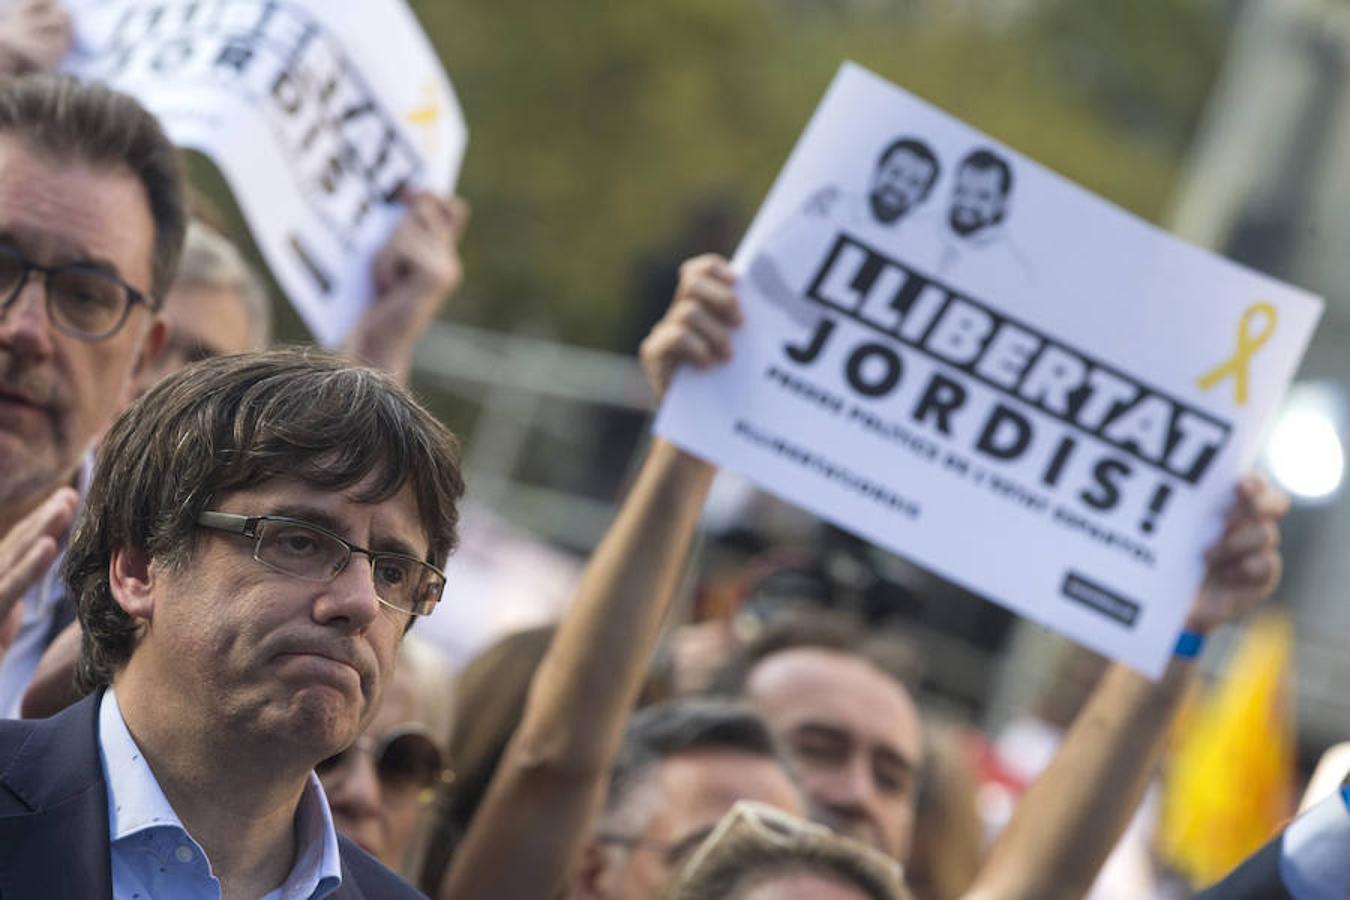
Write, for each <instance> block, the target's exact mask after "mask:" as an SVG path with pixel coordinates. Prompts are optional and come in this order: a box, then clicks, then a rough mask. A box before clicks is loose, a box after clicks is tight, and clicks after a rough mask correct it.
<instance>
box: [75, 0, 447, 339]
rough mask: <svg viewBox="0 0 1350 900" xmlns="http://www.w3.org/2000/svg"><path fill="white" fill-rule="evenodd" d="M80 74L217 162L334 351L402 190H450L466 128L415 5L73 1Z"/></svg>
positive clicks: (365, 300) (294, 295)
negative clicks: (135, 104)
mask: <svg viewBox="0 0 1350 900" xmlns="http://www.w3.org/2000/svg"><path fill="white" fill-rule="evenodd" d="M68 6H69V7H70V9H71V13H72V16H73V20H74V25H75V37H76V40H75V44H76V49H75V52H74V54H73V55H72V61H71V64H70V68H71V69H72V70H73V71H74V72H76V73H77V74H79V75H81V76H84V77H89V78H96V79H100V80H103V81H106V82H108V83H109V84H110V85H111V86H113V87H115V88H117V89H119V90H122V91H125V92H127V93H129V94H132V95H133V96H135V97H136V98H137V99H138V100H140V101H141V102H142V103H143V104H144V105H145V106H146V107H147V108H149V109H150V110H151V111H152V112H154V113H155V115H156V116H158V117H159V119H160V121H161V122H163V123H164V126H165V129H166V130H167V132H168V133H169V136H170V137H171V138H172V139H173V140H174V141H175V142H176V143H177V144H179V145H180V146H183V147H188V148H191V149H193V150H197V151H199V152H201V153H204V154H206V155H207V156H208V157H210V158H211V159H212V160H213V161H214V162H215V163H216V165H217V166H218V167H219V168H220V169H221V171H222V172H223V173H224V175H225V177H226V179H227V180H228V181H229V183H230V186H231V188H232V190H233V191H234V195H235V199H236V200H237V201H238V203H239V206H240V208H241V209H242V210H243V213H244V216H245V217H246V218H247V220H248V223H249V228H250V229H252V231H253V236H254V239H255V240H256V241H257V243H258V246H259V247H260V248H261V250H262V252H263V254H264V256H265V257H266V259H267V262H268V265H269V266H271V268H272V272H273V274H274V275H275V276H276V279H277V281H278V282H279V283H280V284H281V286H282V288H283V289H284V290H285V291H286V293H287V295H288V296H289V298H290V300H291V303H292V304H293V305H294V306H295V308H296V309H297V310H298V311H299V313H300V315H301V317H302V318H303V319H304V320H305V324H306V325H308V326H309V328H310V330H311V331H312V332H313V333H314V336H315V338H316V339H317V340H318V341H319V342H320V343H321V344H323V345H324V346H328V347H332V346H334V345H336V344H338V343H340V342H341V340H342V338H343V337H344V336H346V334H347V333H348V332H349V331H350V330H351V328H352V327H353V326H354V325H355V324H356V321H357V320H358V318H359V317H360V315H361V312H362V311H363V310H364V309H365V308H366V306H367V305H368V304H369V303H370V301H371V299H372V291H373V288H372V284H371V276H370V263H371V259H372V258H373V256H374V254H375V252H376V251H377V250H378V249H379V247H380V246H381V245H382V244H383V243H384V242H385V240H386V239H387V238H388V237H389V235H390V233H391V232H392V231H393V229H394V227H395V225H396V224H397V223H398V220H399V217H400V216H401V214H402V206H401V205H400V204H398V203H396V202H393V201H392V198H393V196H394V195H395V194H396V193H397V191H398V189H399V188H400V187H401V186H404V185H407V186H410V187H416V188H424V189H428V190H432V191H436V192H437V193H440V194H445V195H448V194H449V193H450V192H451V190H452V189H453V187H454V184H455V179H456V178H457V177H458V173H459V167H460V162H461V161H462V159H463V157H464V149H465V146H466V144H467V141H468V134H467V131H466V129H465V125H464V117H463V114H462V113H461V111H460V108H459V103H458V101H457V100H456V98H455V94H454V91H453V89H452V88H451V86H450V81H449V79H448V78H447V77H446V75H445V71H444V69H443V68H442V67H441V64H440V61H439V60H438V59H437V57H436V54H435V51H434V50H433V49H432V47H431V44H430V43H429V42H428V40H427V38H426V35H425V34H424V33H423V32H422V30H421V28H420V26H419V25H418V23H417V19H416V17H415V16H414V15H413V13H412V11H411V10H410V9H409V8H408V6H407V4H406V3H405V2H403V0H360V2H357V0H68Z"/></svg>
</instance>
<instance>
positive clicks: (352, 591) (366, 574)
mask: <svg viewBox="0 0 1350 900" xmlns="http://www.w3.org/2000/svg"><path fill="white" fill-rule="evenodd" d="M324 587H325V590H324V591H323V593H322V594H321V595H320V596H319V598H318V600H317V601H316V604H315V610H314V615H315V618H316V619H317V620H318V621H319V622H321V623H322V624H334V625H345V626H346V627H347V629H348V630H350V631H353V632H359V631H363V630H365V628H366V626H368V625H369V624H370V623H371V622H372V621H374V619H375V617H376V616H377V615H379V612H380V598H379V596H378V595H377V594H376V593H375V579H374V575H373V573H372V572H371V568H370V562H369V561H368V560H367V559H366V558H365V557H364V556H361V555H359V554H353V555H352V558H351V559H349V560H348V561H347V565H346V567H345V568H344V569H343V570H342V571H341V572H339V573H338V576H337V577H336V578H334V579H333V580H332V581H331V582H329V583H328V584H326V585H324Z"/></svg>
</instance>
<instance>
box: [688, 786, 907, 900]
mask: <svg viewBox="0 0 1350 900" xmlns="http://www.w3.org/2000/svg"><path fill="white" fill-rule="evenodd" d="M909 896H910V894H909V891H908V890H907V889H906V887H905V884H904V880H903V877H902V875H901V869H900V866H899V865H897V864H896V862H895V861H894V860H892V859H890V858H889V857H887V856H885V855H884V854H882V853H879V852H878V851H876V850H874V849H872V848H871V847H868V846H867V845H865V844H859V843H858V842H856V841H852V840H849V839H848V838H845V837H841V836H840V835H838V834H835V833H834V832H832V831H830V830H829V829H828V828H824V827H822V826H820V825H814V824H812V823H810V822H805V821H802V820H801V819H799V818H796V817H793V816H789V815H786V814H784V813H783V812H782V811H781V810H778V809H775V808H773V807H766V806H763V805H761V804H758V803H754V802H753V801H740V802H738V803H737V804H736V805H735V806H733V807H732V808H731V811H730V812H728V813H727V814H726V816H725V817H724V818H723V819H722V821H721V822H720V823H718V825H717V828H716V830H715V831H714V832H713V833H712V834H711V835H709V836H708V838H707V840H705V841H704V843H703V844H702V845H701V846H700V847H699V848H698V851H697V852H696V853H695V854H694V857H693V859H692V860H690V862H689V864H688V865H687V866H686V867H685V869H684V871H683V872H682V873H681V875H680V877H679V879H678V881H676V883H675V884H674V885H673V886H672V887H671V889H670V890H669V891H668V892H666V894H665V897H666V898H667V900H798V898H800V900H806V898H810V900H907V898H909Z"/></svg>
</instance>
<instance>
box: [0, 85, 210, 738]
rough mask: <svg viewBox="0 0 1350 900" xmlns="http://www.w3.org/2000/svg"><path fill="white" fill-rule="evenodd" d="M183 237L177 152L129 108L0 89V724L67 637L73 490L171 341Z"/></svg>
mask: <svg viewBox="0 0 1350 900" xmlns="http://www.w3.org/2000/svg"><path fill="white" fill-rule="evenodd" d="M185 227H186V214H185V212H184V203H183V188H182V175H181V172H180V166H179V159H178V155H177V152H176V151H175V150H174V148H173V145H172V144H170V143H169V141H168V140H167V138H166V137H165V136H164V133H163V131H162V130H161V129H160V127H159V124H158V123H157V122H156V121H155V120H154V118H153V117H152V116H150V114H149V113H147V112H146V111H145V110H143V109H142V108H141V107H140V106H139V105H138V104H137V103H136V102H135V101H133V100H131V99H130V98H128V97H126V96H124V95H121V94H118V93H116V92H114V91H111V90H109V89H107V88H104V87H100V86H97V85H81V84H79V83H77V82H75V81H74V80H72V79H67V78H62V77H58V76H33V77H27V78H19V79H7V80H4V81H0V234H2V235H3V240H0V302H2V305H0V533H3V535H4V537H3V539H0V573H4V574H3V576H0V621H4V620H5V619H6V618H7V617H9V616H11V615H13V616H18V617H20V620H21V621H20V623H19V626H18V629H17V634H16V636H15V638H14V639H13V642H12V643H11V644H10V646H9V647H8V649H7V651H6V652H5V654H4V658H3V660H0V716H5V715H14V714H15V713H17V712H18V707H19V701H20V697H21V696H22V694H23V691H24V689H25V688H26V687H27V685H28V682H29V680H30V678H31V677H32V674H33V671H34V669H35V668H36V666H37V663H38V660H39V658H40V657H41V655H42V652H43V650H44V649H45V647H46V646H47V644H49V643H50V642H51V640H52V638H53V637H55V635H56V634H57V633H58V632H59V630H60V628H61V627H63V626H64V625H65V624H66V622H65V621H63V620H62V619H61V618H60V616H59V611H60V610H61V608H62V606H63V604H62V600H63V596H64V592H63V591H62V590H61V589H60V587H59V585H58V581H57V575H56V569H55V567H54V565H53V563H54V562H55V560H56V558H57V556H58V554H59V549H60V545H61V541H62V539H63V536H64V534H65V531H66V529H67V527H68V525H69V523H70V521H71V519H72V518H73V516H74V513H75V506H76V502H77V498H78V492H77V490H76V489H75V488H76V487H81V488H82V487H83V486H85V485H86V484H87V479H88V472H89V468H90V465H91V462H90V451H91V448H92V447H93V445H94V443H95V441H96V440H97V439H98V438H99V436H100V435H101V434H102V432H103V431H104V430H105V429H106V428H107V426H108V424H109V423H110V422H111V421H112V419H113V417H114V416H115V415H116V414H117V412H118V410H119V409H120V408H121V404H122V401H123V399H124V398H125V397H126V396H127V395H128V392H129V387H130V384H131V383H132V382H133V381H134V379H135V378H137V377H138V376H139V375H140V373H141V372H142V371H144V370H145V369H146V367H147V366H148V364H149V361H150V360H151V359H153V358H154V356H155V354H156V353H157V352H158V350H159V348H160V347H161V345H162V344H163V342H164V336H165V326H164V323H163V320H162V319H161V317H160V314H159V313H160V310H161V307H162V302H163V298H164V296H165V295H166V293H167V291H168V288H169V285H170V283H171V281H172V278H173V273H174V270H175V268H176V267H177V264H178V256H179V252H180V249H181V247H182V244H183V232H184V229H185ZM90 298H94V299H95V300H96V302H95V303H92V304H91V303H90V302H89V299H90ZM16 609H17V610H19V611H18V612H15V611H14V610H16ZM12 627H13V625H12V621H11V628H12Z"/></svg>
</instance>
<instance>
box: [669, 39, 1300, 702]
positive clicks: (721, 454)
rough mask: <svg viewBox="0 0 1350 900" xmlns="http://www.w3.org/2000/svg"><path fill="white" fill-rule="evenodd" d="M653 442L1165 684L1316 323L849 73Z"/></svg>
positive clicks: (806, 143) (781, 189) (888, 89)
mask: <svg viewBox="0 0 1350 900" xmlns="http://www.w3.org/2000/svg"><path fill="white" fill-rule="evenodd" d="M733 265H734V267H735V269H736V271H737V273H738V276H739V279H740V280H739V294H740V297H741V301H742V304H743V306H744V310H745V316H746V325H745V327H744V328H742V329H741V330H740V332H739V333H738V334H737V336H736V341H735V355H734V359H733V360H732V362H731V363H730V364H729V365H726V366H723V367H721V368H719V369H716V370H714V371H711V372H708V373H697V372H690V371H682V372H681V373H679V375H678V376H677V378H676V381H675V384H674V385H673V387H672V389H671V390H670V392H669V394H668V396H667V399H666V402H665V405H664V406H663V407H662V410H661V413H660V416H659V418H658V420H657V423H656V429H657V431H658V433H660V434H661V435H663V436H664V437H667V438H669V439H670V440H672V441H674V442H675V443H677V444H679V445H681V446H683V447H685V448H686V449H688V450H690V451H691V452H693V453H696V454H698V455H700V456H703V457H705V458H707V459H709V460H711V461H713V462H715V463H717V464H718V465H720V466H723V467H725V468H728V469H731V470H734V471H736V472H739V473H741V474H743V475H745V476H747V477H748V478H750V479H752V480H753V481H755V482H756V483H758V484H759V485H760V486H762V487H764V488H766V489H767V490H769V491H772V492H773V493H775V494H778V495H779V496H781V497H784V498H786V499H788V500H790V501H792V502H794V503H797V504H799V505H801V506H803V507H805V508H806V509H808V510H810V511H812V512H813V513H815V514H816V515H819V516H820V517H822V518H824V519H826V520H828V521H830V522H833V523H835V524H836V525H839V526H841V527H843V528H846V529H848V530H850V531H853V532H855V533H856V534H859V535H861V536H863V537H865V538H867V539H869V540H872V541H874V542H875V543H877V544H880V545H881V546H884V547H887V548H889V549H891V550H894V551H896V552H898V553H900V554H902V555H904V556H906V557H909V558H910V559H913V560H914V561H916V562H918V563H919V564H921V565H924V566H926V567H928V568H930V569H932V570H934V571H936V572H937V573H939V574H941V575H943V576H945V577H947V578H950V579H952V580H953V581H956V582H958V583H960V584H963V585H965V586H967V587H969V588H970V589H972V590H974V591H976V592H978V593H980V594H982V595H983V596H986V597H988V598H989V599H991V600H994V601H997V602H998V603H1001V604H1003V605H1005V606H1007V607H1009V608H1010V609H1012V610H1015V611H1016V612H1018V613H1020V614H1022V615H1024V616H1027V617H1028V618H1031V619H1034V620H1035V621H1037V622H1040V623H1042V624H1043V625H1046V626H1049V627H1051V628H1054V629H1056V630H1058V631H1061V632H1063V633H1064V634H1066V635H1068V636H1070V637H1072V638H1074V639H1076V640H1078V641H1081V642H1082V643H1084V644H1086V645H1088V646H1090V647H1092V648H1093V649H1095V650H1097V651H1099V652H1101V653H1104V654H1106V655H1108V656H1111V657H1113V658H1115V659H1118V660H1121V661H1123V662H1125V663H1128V664H1129V665H1131V666H1134V667H1135V668H1137V669H1139V670H1140V671H1143V672H1145V673H1148V674H1150V675H1153V676H1156V675H1158V674H1159V673H1160V672H1161V671H1162V669H1163V667H1164V666H1165V663H1166V661H1167V658H1168V656H1169V655H1170V653H1171V651H1172V647H1173V644H1174V643H1175V640H1176V637H1177V634H1178V633H1179V631H1180V629H1181V625H1182V623H1183V621H1184V618H1185V614H1186V611H1187V608H1188V606H1189V604H1190V601H1191V599H1192V597H1193V596H1194V593H1195V591H1196V589H1197V588H1198V587H1199V585H1200V583H1201V580H1202V577H1203V573H1204V565H1203V561H1202V551H1203V549H1204V548H1205V547H1207V546H1208V545H1209V544H1210V543H1211V542H1212V541H1213V540H1214V539H1215V538H1216V537H1217V535H1218V534H1219V532H1220V529H1221V522H1222V514H1223V512H1224V510H1225V509H1226V508H1227V507H1228V506H1229V504H1230V502H1231V500H1232V497H1233V494H1232V489H1233V485H1234V483H1235V481H1236V479H1237V477H1238V476H1239V474H1240V473H1241V472H1242V471H1244V470H1245V469H1246V468H1247V467H1248V466H1249V465H1250V463H1251V462H1252V460H1253V457H1254V454H1255V451H1256V444H1257V441H1258V438H1259V435H1260V430H1261V426H1262V423H1263V422H1264V421H1265V419H1266V418H1267V417H1268V415H1269V414H1270V413H1271V412H1272V411H1273V410H1274V408H1275V406H1276V404H1277V403H1278V402H1279V399H1280V397H1281V396H1282V395H1283V393H1284V391H1285V388H1286V387H1287V385H1288V383H1289V380H1290V378H1291V377H1292V376H1293V373H1294V370H1295V368H1296V366H1297V364H1298V361H1299V358H1300V357H1301V355H1302V353H1303V351H1304V349H1305V347H1306V345H1307V342H1308V340H1309V338H1310V337H1311V335H1312V331H1313V328H1314V326H1315V325H1316V322H1317V319H1318V317H1319V316H1320V314H1321V307H1322V303H1321V301H1320V300H1319V299H1317V298H1315V297H1313V296H1311V295H1309V294H1307V293H1305V292H1303V291H1300V290H1297V289H1295V288H1292V287H1289V286H1287V285H1284V284H1281V283H1279V282H1277V281H1274V280H1273V279H1270V278H1267V277H1265V276H1263V275H1260V274H1258V273H1255V272H1252V271H1250V270H1247V269H1244V268H1242V267H1240V266H1238V265H1235V264H1233V263H1231V262H1228V261H1226V260H1224V259H1222V258H1220V257H1217V256H1215V255H1213V254H1211V253H1209V252H1206V251H1203V250H1200V249H1197V248H1195V247H1192V246H1190V245H1188V244H1185V243H1183V242H1181V241H1179V240H1177V239H1175V238H1173V237H1171V236H1169V235H1167V234H1166V233H1164V232H1162V231H1160V230H1158V229H1156V228H1154V227H1152V226H1150V225H1148V224H1146V223H1144V222H1142V221H1140V220H1139V219H1137V218H1135V217H1133V216H1131V215H1129V214H1128V213H1125V212H1123V211H1121V210H1120V209H1118V208H1116V207H1114V206H1112V205H1110V204H1108V203H1106V202H1104V201H1102V200H1101V199H1099V198H1097V197H1094V196H1092V195H1091V194H1089V193H1088V192H1087V191H1085V190H1083V189H1082V188H1079V187H1077V186H1076V185H1074V184H1072V183H1070V182H1068V181H1067V180H1065V179H1064V178H1062V177H1060V176H1058V175H1056V174H1054V173H1053V172H1050V171H1048V170H1046V169H1045V168H1043V167H1042V166H1039V165H1037V164H1036V163H1034V162H1032V161H1031V160H1028V159H1026V158H1024V157H1022V156H1020V155H1019V154H1017V153H1016V152H1014V151H1012V150H1010V149H1008V148H1007V147H1005V146H1003V145H1001V144H999V143H998V142H997V141H994V140H991V139H990V138H989V137H987V136H986V135H983V134H981V133H980V132H978V131H976V130H975V129H973V128H971V127H969V126H967V125H965V124H963V123H961V122H959V121H957V120H955V119H953V118H952V117H950V116H948V115H946V114H944V113H942V112H940V111H939V110H936V109H934V108H933V107H931V106H929V105H927V104H926V103H924V102H922V101H920V100H918V99H916V98H914V97H912V96H910V95H909V94H906V93H905V92H904V91H902V90H899V89H898V88H896V87H895V86H893V85H891V84H889V83H887V82H885V81H884V80H882V79H880V78H878V77H877V76H875V75H873V74H871V73H870V72H867V71H866V70H864V69H861V68H859V67H857V66H854V65H851V64H848V65H845V66H844V67H843V68H842V69H841V70H840V73H839V75H838V76H837V77H836V78H835V80H834V83H833V84H832V85H831V87H830V89H829V91H828V93H827V94H826V96H825V99H824V100H823V101H822V103H821V105H820V106H819V108H818V109H817V110H816V112H815V114H814V116H813V117H812V119H811V121H810V123H809V124H808V126H807V128H806V131H805V132H804V134H803V135H802V137H801V139H800V140H799V142H798V144H797V146H796V148H795V149H794V150H793V152H792V155H791V157H790V158H789V160H788V162H787V165H786V166H785V167H784V169H783V171H782V172H781V173H780V175H779V177H778V180H777V182H776V183H775V185H774V187H773V189H772V191H771V192H770V194H769V197H768V199H767V200H766V202H765V203H764V206H763V207H762V208H761V209H760V211H759V214H758V215H757V216H756V218H755V221H754V223H753V224H752V225H751V227H750V230H749V232H748V233H747V235H746V237H745V240H744V241H743V242H742V244H741V246H740V249H739V250H738V252H737V254H736V258H735V260H734V261H733Z"/></svg>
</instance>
